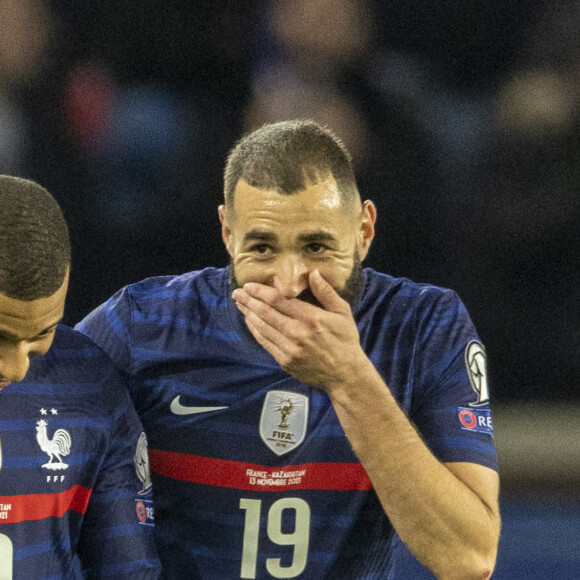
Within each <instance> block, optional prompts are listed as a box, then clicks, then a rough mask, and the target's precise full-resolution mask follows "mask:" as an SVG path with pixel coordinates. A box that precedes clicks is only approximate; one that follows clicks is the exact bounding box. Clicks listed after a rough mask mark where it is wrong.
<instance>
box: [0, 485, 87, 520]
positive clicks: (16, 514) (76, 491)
mask: <svg viewBox="0 0 580 580" xmlns="http://www.w3.org/2000/svg"><path fill="white" fill-rule="evenodd" d="M91 493H92V490H91V489H87V488H86V487H82V486H80V485H73V486H72V487H71V488H69V489H67V490H65V491H61V492H60V493H34V494H27V495H8V496H6V495H3V496H0V503H1V504H3V506H2V507H3V508H7V507H8V506H9V509H6V510H5V511H4V513H5V514H6V517H5V518H2V519H0V524H17V523H19V522H30V521H34V520H42V519H44V518H50V517H55V518H62V517H63V516H64V514H65V513H66V512H68V511H75V512H78V513H79V514H84V513H85V512H86V511H87V505H88V503H89V499H90V497H91Z"/></svg>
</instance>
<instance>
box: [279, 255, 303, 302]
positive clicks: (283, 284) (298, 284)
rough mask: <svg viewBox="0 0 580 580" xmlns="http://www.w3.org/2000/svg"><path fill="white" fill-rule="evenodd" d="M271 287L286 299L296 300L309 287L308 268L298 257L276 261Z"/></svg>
mask: <svg viewBox="0 0 580 580" xmlns="http://www.w3.org/2000/svg"><path fill="white" fill-rule="evenodd" d="M275 268H276V271H275V273H274V278H273V286H274V288H276V290H278V292H280V294H282V296H285V297H286V298H296V297H297V296H299V295H300V294H301V293H302V292H303V291H304V290H306V289H307V288H308V287H309V284H308V272H309V270H308V267H307V265H306V264H305V263H304V262H303V261H302V260H301V259H300V258H298V257H295V256H288V257H284V258H281V259H279V260H277V263H276V265H275Z"/></svg>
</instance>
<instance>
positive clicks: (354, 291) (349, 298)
mask: <svg viewBox="0 0 580 580" xmlns="http://www.w3.org/2000/svg"><path fill="white" fill-rule="evenodd" d="M228 276H229V282H230V287H231V289H232V290H235V289H236V288H241V285H240V283H239V282H238V279H237V278H236V271H235V268H234V263H233V261H232V259H231V258H230V265H229V268H228ZM362 290H363V267H362V263H361V260H360V257H359V255H358V251H355V253H354V263H353V266H352V270H351V271H350V275H349V277H348V278H347V280H346V283H345V285H344V288H343V289H342V290H337V291H336V292H337V294H338V295H339V296H340V297H341V298H342V299H343V300H345V301H346V302H348V304H349V306H350V309H351V310H354V309H355V307H356V305H357V304H358V301H359V298H360V297H361V294H362ZM296 298H298V300H302V302H307V303H308V304H313V305H314V306H318V307H319V308H322V307H323V306H322V304H320V302H319V301H318V299H317V298H316V296H314V294H313V293H312V290H311V289H310V288H306V289H305V290H303V291H302V292H301V293H300V294H299V295H298V296H296Z"/></svg>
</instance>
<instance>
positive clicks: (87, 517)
mask: <svg viewBox="0 0 580 580" xmlns="http://www.w3.org/2000/svg"><path fill="white" fill-rule="evenodd" d="M0 438H1V439H0V577H2V578H9V579H14V580H19V579H20V580H30V579H32V578H34V579H35V580H40V579H66V580H70V579H77V578H79V579H80V578H111V579H115V580H118V579H124V578H126V579H129V578H130V579H132V580H136V579H148V580H149V579H154V578H158V577H159V573H160V567H159V560H158V558H157V554H156V551H155V547H154V541H153V509H152V498H151V480H150V475H149V470H148V462H147V441H146V438H145V435H144V434H143V429H142V427H141V423H140V421H139V419H138V417H137V414H136V412H135V409H134V407H133V404H132V403H131V400H130V398H129V397H128V394H127V390H126V389H125V388H124V386H123V383H122V381H121V378H120V376H119V373H118V372H117V370H116V369H115V368H114V366H113V365H112V363H111V361H110V359H109V358H108V357H107V356H106V355H105V353H103V352H102V350H101V349H99V348H98V347H97V346H95V345H94V344H93V343H92V342H91V341H90V340H89V339H88V338H87V337H86V336H83V335H82V334H80V333H78V332H76V331H74V330H72V329H70V328H67V327H65V326H62V325H59V327H58V328H57V331H56V335H55V338H54V342H53V345H52V347H51V349H50V350H49V351H48V353H47V354H46V355H44V356H39V357H37V358H35V359H33V361H32V363H31V367H30V369H29V371H28V374H27V375H26V378H25V380H24V381H22V382H19V383H12V384H11V385H9V386H8V387H6V388H5V389H4V390H3V391H2V392H1V393H0Z"/></svg>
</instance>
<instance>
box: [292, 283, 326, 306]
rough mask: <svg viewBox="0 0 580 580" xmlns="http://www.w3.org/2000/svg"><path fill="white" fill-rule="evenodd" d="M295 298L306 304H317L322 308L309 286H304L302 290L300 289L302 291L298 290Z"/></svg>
mask: <svg viewBox="0 0 580 580" xmlns="http://www.w3.org/2000/svg"><path fill="white" fill-rule="evenodd" d="M296 298H297V299H298V300H302V302H306V303H307V304H312V305H313V306H318V307H319V308H322V304H320V302H319V301H318V299H317V298H316V296H314V294H313V293H312V290H310V288H305V289H304V290H302V292H300V294H298V296H296Z"/></svg>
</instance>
